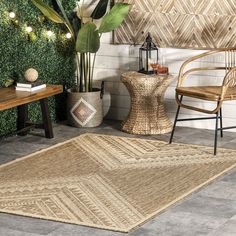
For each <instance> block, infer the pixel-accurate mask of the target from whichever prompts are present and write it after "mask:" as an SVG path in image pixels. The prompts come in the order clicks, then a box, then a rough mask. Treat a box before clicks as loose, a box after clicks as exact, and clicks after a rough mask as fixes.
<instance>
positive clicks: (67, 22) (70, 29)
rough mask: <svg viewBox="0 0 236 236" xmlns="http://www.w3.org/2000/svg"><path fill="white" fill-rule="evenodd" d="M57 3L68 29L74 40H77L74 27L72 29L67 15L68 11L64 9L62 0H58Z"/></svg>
mask: <svg viewBox="0 0 236 236" xmlns="http://www.w3.org/2000/svg"><path fill="white" fill-rule="evenodd" d="M56 2H57V5H58V7H59V9H60V11H61V13H62V15H63V17H64V21H65V22H64V24H65V25H66V27H67V29H68V30H69V31H70V33H71V34H72V36H73V38H75V35H74V31H73V27H72V25H71V23H70V21H69V19H68V17H67V15H66V11H65V9H64V7H63V6H62V3H61V0H56Z"/></svg>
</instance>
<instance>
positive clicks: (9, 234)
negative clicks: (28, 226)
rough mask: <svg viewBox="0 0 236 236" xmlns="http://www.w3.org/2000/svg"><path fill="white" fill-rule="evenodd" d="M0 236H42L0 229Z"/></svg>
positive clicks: (40, 235)
mask: <svg viewBox="0 0 236 236" xmlns="http://www.w3.org/2000/svg"><path fill="white" fill-rule="evenodd" d="M0 236H42V234H34V233H26V232H22V231H18V230H12V229H8V228H3V227H0Z"/></svg>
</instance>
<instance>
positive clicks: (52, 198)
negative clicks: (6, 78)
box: [0, 134, 236, 232]
mask: <svg viewBox="0 0 236 236" xmlns="http://www.w3.org/2000/svg"><path fill="white" fill-rule="evenodd" d="M235 166H236V151H235V150H229V149H220V148H219V149H218V154H217V156H216V157H214V156H213V155H212V147H204V146H195V145H187V144H179V143H178V144H177V143H173V144H171V145H169V144H167V143H166V142H163V141H158V140H147V139H138V138H126V137H118V136H110V135H99V134H84V135H81V136H78V137H76V138H73V139H71V140H68V141H66V142H64V143H61V144H57V145H55V146H52V147H50V148H48V149H45V150H42V151H39V152H37V153H34V154H31V155H29V156H26V157H23V158H20V159H18V160H15V161H12V162H10V163H7V164H4V165H1V166H0V212H5V213H11V214H17V215H22V216H29V217H36V218H41V219H47V220H54V221H60V222H67V223H74V224H79V225H85V226H91V227H97V228H102V229H109V230H115V231H121V232H129V231H131V230H133V229H135V228H136V227H138V226H139V225H141V224H143V223H144V222H146V221H147V220H148V219H150V218H152V217H154V216H155V215H157V214H158V213H161V212H162V211H163V210H165V209H166V208H167V207H169V206H171V205H172V204H174V203H176V202H177V201H178V200H180V199H182V198H184V197H185V196H187V195H189V194H190V193H192V192H193V191H196V190H197V189H199V188H200V187H202V186H203V185H206V184H207V183H209V182H211V181H212V180H214V179H215V178H217V177H218V176H220V175H222V174H223V173H226V172H227V171H229V170H230V169H233V168H234V167H235Z"/></svg>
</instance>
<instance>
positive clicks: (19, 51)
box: [0, 0, 75, 136]
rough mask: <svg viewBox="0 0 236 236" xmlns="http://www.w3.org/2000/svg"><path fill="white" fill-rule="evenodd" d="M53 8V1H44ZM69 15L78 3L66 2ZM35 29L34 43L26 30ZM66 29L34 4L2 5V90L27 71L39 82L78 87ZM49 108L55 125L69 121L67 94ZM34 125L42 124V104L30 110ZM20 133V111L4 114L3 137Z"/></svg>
mask: <svg viewBox="0 0 236 236" xmlns="http://www.w3.org/2000/svg"><path fill="white" fill-rule="evenodd" d="M44 1H45V2H46V3H48V4H50V5H51V6H53V4H54V2H53V0H44ZM62 3H63V6H65V8H66V11H67V12H68V13H72V12H73V9H74V7H75V0H62ZM11 11H13V12H15V14H16V18H15V19H17V20H18V22H19V25H18V26H17V25H16V24H14V21H13V20H12V19H10V17H9V12H11ZM26 26H31V27H32V28H33V32H34V33H35V35H36V37H37V38H36V40H35V41H32V40H30V38H29V35H28V33H27V32H26V30H25V27H26ZM48 30H52V31H53V32H54V37H53V38H52V39H49V38H48V37H47V34H46V32H47V31H48ZM66 33H67V30H66V28H64V27H63V25H57V24H54V23H52V22H50V21H49V20H47V19H43V20H42V14H41V13H40V12H39V10H38V9H37V8H36V7H35V6H34V5H33V4H32V3H31V1H30V0H10V1H9V0H2V1H0V87H3V86H4V83H5V81H6V80H7V79H12V78H17V77H18V75H19V74H20V73H22V72H24V71H25V70H26V69H28V68H30V67H33V68H35V69H37V70H38V72H39V78H40V79H41V80H43V81H44V82H46V83H49V84H62V85H64V86H68V87H69V86H71V85H73V83H74V71H75V63H74V55H73V45H72V44H71V42H70V40H68V39H66V37H65V34H66ZM49 107H50V112H51V116H52V119H53V121H56V120H57V119H63V118H65V113H66V111H65V94H63V95H60V96H57V97H56V98H55V97H53V98H50V100H49ZM29 117H30V118H31V120H32V121H39V120H41V112H40V108H39V104H37V103H33V104H32V105H30V107H29ZM15 129H16V109H11V110H7V111H3V112H0V136H5V135H7V134H9V133H11V132H13V131H14V130H15Z"/></svg>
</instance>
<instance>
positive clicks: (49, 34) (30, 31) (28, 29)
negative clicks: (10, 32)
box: [8, 11, 72, 42]
mask: <svg viewBox="0 0 236 236" xmlns="http://www.w3.org/2000/svg"><path fill="white" fill-rule="evenodd" d="M8 16H9V18H10V19H11V20H12V23H13V24H14V25H15V26H19V21H18V20H17V19H16V13H15V12H13V11H10V12H9V13H8ZM24 29H25V31H26V32H27V33H28V34H29V37H30V40H31V41H32V42H33V41H35V40H36V38H37V36H36V34H35V33H33V28H32V27H31V26H24ZM46 35H47V37H48V38H52V37H53V36H54V32H53V31H52V30H47V31H46ZM65 37H66V38H67V39H71V38H72V34H71V33H69V32H68V33H66V34H65Z"/></svg>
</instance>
